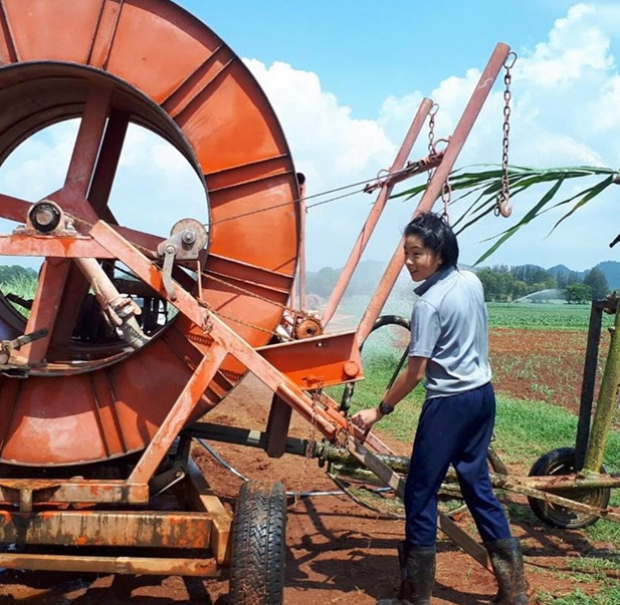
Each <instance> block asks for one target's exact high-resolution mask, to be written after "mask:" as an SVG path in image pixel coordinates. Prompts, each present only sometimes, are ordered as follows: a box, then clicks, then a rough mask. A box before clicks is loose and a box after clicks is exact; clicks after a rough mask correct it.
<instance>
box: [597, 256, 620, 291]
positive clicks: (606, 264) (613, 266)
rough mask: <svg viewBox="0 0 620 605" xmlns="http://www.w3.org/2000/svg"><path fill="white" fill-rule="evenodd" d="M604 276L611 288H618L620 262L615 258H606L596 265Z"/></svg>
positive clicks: (619, 284)
mask: <svg viewBox="0 0 620 605" xmlns="http://www.w3.org/2000/svg"><path fill="white" fill-rule="evenodd" d="M596 266H597V267H598V268H599V269H600V270H601V271H602V272H603V275H604V276H605V279H606V280H607V283H608V284H609V287H610V288H611V289H612V290H619V289H620V263H619V262H618V261H615V260H606V261H603V262H602V263H599V264H598V265H596Z"/></svg>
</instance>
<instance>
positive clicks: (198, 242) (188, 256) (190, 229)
mask: <svg viewBox="0 0 620 605" xmlns="http://www.w3.org/2000/svg"><path fill="white" fill-rule="evenodd" d="M208 239H209V238H208V235H207V230H206V229H205V227H204V225H203V224H202V223H200V222H198V221H197V220H195V219H192V218H185V219H182V220H180V221H178V222H177V223H175V225H174V226H173V227H172V229H171V231H170V237H169V238H168V239H167V240H165V241H163V242H162V243H161V244H159V246H158V247H157V254H158V255H159V257H160V258H161V257H163V259H164V264H163V267H162V271H163V275H162V281H163V283H164V288H165V289H166V293H167V294H168V297H169V298H170V300H172V301H175V300H176V299H177V295H176V290H175V285H174V280H173V279H172V269H173V268H174V263H175V261H181V260H197V259H198V258H199V257H200V252H201V251H202V250H203V249H204V247H205V246H206V245H207V241H208Z"/></svg>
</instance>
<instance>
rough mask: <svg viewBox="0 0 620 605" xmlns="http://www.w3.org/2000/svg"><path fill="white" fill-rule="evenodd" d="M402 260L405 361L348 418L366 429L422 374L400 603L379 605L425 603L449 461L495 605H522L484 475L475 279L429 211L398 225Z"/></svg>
mask: <svg viewBox="0 0 620 605" xmlns="http://www.w3.org/2000/svg"><path fill="white" fill-rule="evenodd" d="M404 235H405V265H406V267H407V269H408V270H409V273H410V274H411V278H412V280H413V281H414V282H423V283H422V285H420V286H418V287H417V288H416V289H415V293H416V294H418V295H419V297H420V298H419V299H418V300H417V302H416V304H415V306H414V309H413V313H412V316H411V343H410V346H409V362H408V365H407V367H406V369H405V370H404V371H403V372H401V374H400V375H399V376H398V378H397V379H396V381H395V382H394V384H393V386H392V387H391V388H390V389H389V390H388V391H387V393H386V394H385V396H384V397H383V400H382V401H381V402H380V404H379V406H378V407H376V408H374V409H369V410H363V411H361V412H358V413H357V414H355V415H354V416H353V418H352V421H353V423H354V424H355V425H356V426H358V427H359V428H361V429H362V430H364V431H366V430H368V429H370V428H371V427H372V425H373V424H374V423H375V422H377V421H378V420H380V419H381V418H383V416H385V415H386V414H390V413H391V412H392V410H393V409H394V406H395V405H396V404H397V403H398V402H399V401H401V400H402V399H403V398H404V397H405V396H406V395H407V394H409V393H410V392H411V391H412V390H413V389H414V388H415V387H416V385H417V384H418V383H419V382H420V381H421V380H422V379H423V378H426V385H425V386H426V401H425V403H424V406H423V408H422V413H421V415H420V419H419V423H418V428H417V431H416V434H415V440H414V444H413V453H412V455H411V464H410V468H409V473H408V475H407V481H406V484H405V511H406V525H405V541H404V542H403V543H402V544H401V545H400V548H399V559H400V565H401V576H402V582H401V586H400V591H399V595H398V599H391V600H385V601H380V603H382V604H383V605H389V604H392V605H397V604H402V605H430V598H431V593H432V589H433V585H434V582H435V542H436V537H437V494H438V492H439V488H440V487H441V484H442V482H443V480H444V478H445V475H446V473H447V471H448V467H449V466H450V464H452V466H453V467H454V469H455V471H456V473H457V476H458V480H459V484H460V487H461V492H462V494H463V498H464V499H465V502H466V503H467V506H468V507H469V510H470V512H471V514H472V516H473V518H474V521H475V523H476V527H477V528H478V531H479V533H480V535H481V537H482V540H483V542H484V545H485V546H486V548H487V550H488V552H489V556H490V559H491V563H492V565H493V570H494V572H495V576H496V578H497V582H498V586H499V591H498V594H497V596H496V597H495V599H494V601H493V602H494V603H497V604H501V605H526V604H527V603H528V602H529V598H528V595H527V583H526V581H525V579H524V576H523V557H522V554H521V545H520V542H519V541H518V540H517V539H516V538H513V537H512V536H511V534H510V528H509V526H508V521H507V519H506V515H505V514H504V510H503V508H502V506H501V505H500V503H499V502H498V500H497V498H496V497H495V494H494V493H493V489H492V486H491V481H490V478H489V469H488V465H487V450H488V447H489V443H490V441H491V436H492V432H493V425H494V423H495V395H494V392H493V386H492V385H491V368H490V365H489V356H488V327H487V311H486V307H485V304H484V293H483V289H482V284H481V283H480V281H479V280H478V278H477V277H476V276H475V275H474V274H473V273H471V272H468V271H459V270H458V269H457V261H458V255H459V248H458V243H457V241H456V237H455V235H454V232H453V231H452V229H451V228H450V226H449V225H448V224H447V222H445V221H444V219H443V218H442V217H440V216H437V215H435V214H431V213H428V214H422V215H420V216H418V217H417V218H415V219H414V220H413V221H411V222H410V223H409V224H408V225H407V227H406V229H405V234H404Z"/></svg>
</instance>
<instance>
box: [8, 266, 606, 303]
mask: <svg viewBox="0 0 620 605" xmlns="http://www.w3.org/2000/svg"><path fill="white" fill-rule="evenodd" d="M561 267H562V266H561ZM384 270H385V264H384V263H380V262H377V261H363V262H362V263H360V266H359V267H358V270H357V271H356V272H355V273H354V275H353V278H352V280H351V283H350V285H349V287H348V288H347V292H346V294H347V296H351V295H354V294H368V293H370V292H372V291H374V289H375V287H376V285H377V283H378V281H379V279H380V277H381V275H382V274H383V271H384ZM340 272H341V269H334V268H332V267H323V268H322V269H320V270H319V271H314V272H311V271H309V272H307V273H306V291H307V292H308V293H312V294H317V295H319V296H320V297H322V298H328V297H329V295H330V294H331V293H332V291H333V289H334V286H335V284H336V282H337V281H338V277H339V276H340ZM476 274H477V275H478V277H479V278H480V281H481V282H482V284H483V286H484V291H485V298H486V300H487V302H512V301H515V300H518V299H519V298H523V297H524V296H528V295H530V294H533V293H535V292H543V293H542V294H541V295H540V297H539V299H540V300H541V301H542V300H545V297H546V298H551V297H550V296H547V295H545V294H544V291H548V290H559V291H560V293H561V295H563V296H564V298H565V299H566V300H567V301H568V302H569V303H584V302H588V301H590V300H595V299H601V298H605V296H606V295H607V294H608V293H609V291H610V288H609V284H608V283H607V279H606V278H605V274H604V273H603V271H602V270H601V269H600V268H599V267H598V266H597V267H593V268H592V269H590V270H589V271H585V272H582V273H578V272H577V271H571V270H570V269H566V268H564V267H562V268H557V267H556V268H555V269H552V270H547V269H543V268H542V267H539V266H536V265H519V266H515V267H512V266H508V265H495V266H492V267H484V268H481V269H478V270H477V271H476ZM0 281H2V280H1V277H0ZM553 298H557V296H555V297H553Z"/></svg>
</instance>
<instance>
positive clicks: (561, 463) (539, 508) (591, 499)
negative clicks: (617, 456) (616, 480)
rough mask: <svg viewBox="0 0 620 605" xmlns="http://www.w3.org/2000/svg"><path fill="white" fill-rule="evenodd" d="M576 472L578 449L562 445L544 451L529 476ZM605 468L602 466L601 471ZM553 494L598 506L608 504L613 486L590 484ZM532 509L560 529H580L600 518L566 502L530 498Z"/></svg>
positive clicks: (552, 525) (541, 518)
mask: <svg viewBox="0 0 620 605" xmlns="http://www.w3.org/2000/svg"><path fill="white" fill-rule="evenodd" d="M574 472H575V449H574V448H572V447H562V448H559V449H557V450H552V451H550V452H548V453H546V454H544V455H542V456H541V457H540V458H539V459H538V460H537V461H536V462H535V463H534V465H533V466H532V468H531V470H530V474H529V476H530V477H540V476H544V475H568V474H570V473H574ZM604 472H605V468H603V467H601V473H604ZM552 493H553V494H556V495H558V496H561V497H563V498H570V499H571V500H575V501H576V502H581V503H583V504H587V505H589V506H594V507H596V508H606V507H607V505H608V504H609V498H610V496H611V489H609V488H600V487H599V488H590V489H582V490H574V489H571V490H553V492H552ZM528 502H529V504H530V508H531V509H532V512H533V513H534V514H535V515H536V516H537V517H538V518H539V519H540V520H541V521H542V522H543V523H545V524H546V525H550V526H551V527H559V528H561V529H581V528H583V527H588V526H589V525H593V524H594V523H596V522H597V521H598V519H599V517H597V516H596V515H590V514H588V513H581V512H578V511H575V510H571V509H569V508H566V507H564V506H558V505H557V504H551V503H550V502H545V501H544V500H537V499H536V498H528Z"/></svg>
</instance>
